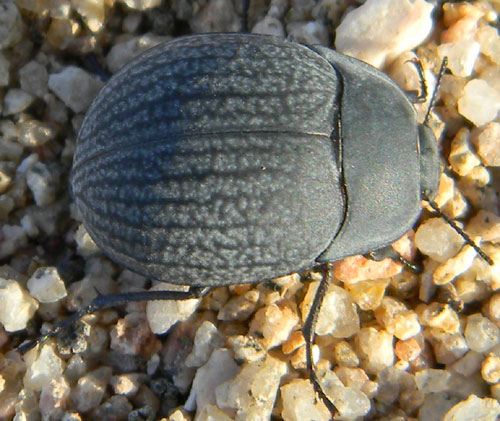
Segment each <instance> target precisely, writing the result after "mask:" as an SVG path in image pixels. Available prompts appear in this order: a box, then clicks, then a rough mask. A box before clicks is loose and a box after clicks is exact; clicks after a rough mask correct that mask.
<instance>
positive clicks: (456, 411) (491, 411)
mask: <svg viewBox="0 0 500 421" xmlns="http://www.w3.org/2000/svg"><path fill="white" fill-rule="evenodd" d="M499 415H500V403H499V402H498V401H497V400H496V399H492V398H484V399H481V398H478V397H477V396H475V395H471V396H469V397H468V398H467V400H465V401H462V402H459V403H457V404H456V405H455V406H454V407H453V408H451V409H450V410H449V411H448V412H447V413H446V415H445V417H444V418H443V421H458V420H482V421H489V420H491V421H495V420H497V419H498V416H499Z"/></svg>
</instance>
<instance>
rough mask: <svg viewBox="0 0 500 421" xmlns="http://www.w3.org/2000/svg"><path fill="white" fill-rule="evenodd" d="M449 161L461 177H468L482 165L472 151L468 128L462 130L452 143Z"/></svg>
mask: <svg viewBox="0 0 500 421" xmlns="http://www.w3.org/2000/svg"><path fill="white" fill-rule="evenodd" d="M448 161H449V162H450V164H451V167H452V168H453V170H454V171H455V172H456V173H457V174H458V175H460V176H464V175H467V174H468V173H470V172H471V171H472V169H473V168H474V167H477V166H478V165H479V164H480V163H481V161H480V160H479V158H478V157H477V156H476V155H475V154H474V152H473V151H472V149H471V145H470V132H469V130H467V128H465V127H464V128H462V129H460V130H459V131H458V133H457V134H456V135H455V137H454V138H453V140H452V141H451V145H450V154H449V156H448Z"/></svg>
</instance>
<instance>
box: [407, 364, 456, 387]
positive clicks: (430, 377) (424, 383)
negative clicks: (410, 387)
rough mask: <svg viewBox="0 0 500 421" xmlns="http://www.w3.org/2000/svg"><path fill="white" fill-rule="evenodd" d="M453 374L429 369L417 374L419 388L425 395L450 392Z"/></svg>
mask: <svg viewBox="0 0 500 421" xmlns="http://www.w3.org/2000/svg"><path fill="white" fill-rule="evenodd" d="M450 378H451V374H450V373H449V372H447V371H446V370H438V369H434V368H431V369H427V370H422V371H419V372H418V373H416V374H415V381H416V383H417V387H418V389H419V390H421V391H422V392H424V393H438V392H445V391H447V390H448V387H449V382H450Z"/></svg>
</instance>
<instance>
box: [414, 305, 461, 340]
mask: <svg viewBox="0 0 500 421" xmlns="http://www.w3.org/2000/svg"><path fill="white" fill-rule="evenodd" d="M416 312H417V314H418V318H419V320H420V323H421V324H422V325H423V326H429V327H434V328H438V329H441V330H442V331H443V332H446V333H456V332H458V331H459V330H460V320H459V318H458V314H457V312H456V311H455V310H453V309H452V308H451V307H450V306H449V305H448V304H441V303H431V304H429V305H425V304H420V305H419V306H417V308H416Z"/></svg>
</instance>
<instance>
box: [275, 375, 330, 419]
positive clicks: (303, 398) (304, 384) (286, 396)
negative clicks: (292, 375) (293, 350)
mask: <svg viewBox="0 0 500 421" xmlns="http://www.w3.org/2000/svg"><path fill="white" fill-rule="evenodd" d="M280 391H281V399H282V400H283V410H282V411H281V416H282V417H283V420H284V421H304V420H315V421H329V420H330V419H331V414H330V412H329V411H328V409H327V408H326V406H325V405H324V404H323V402H321V401H320V400H318V399H317V397H316V393H315V392H314V388H313V385H312V384H311V382H310V381H309V380H303V379H295V380H292V381H291V382H290V383H288V384H285V385H284V386H281V388H280Z"/></svg>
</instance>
